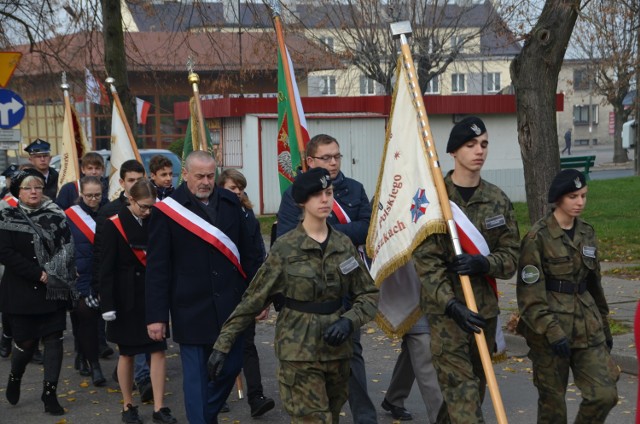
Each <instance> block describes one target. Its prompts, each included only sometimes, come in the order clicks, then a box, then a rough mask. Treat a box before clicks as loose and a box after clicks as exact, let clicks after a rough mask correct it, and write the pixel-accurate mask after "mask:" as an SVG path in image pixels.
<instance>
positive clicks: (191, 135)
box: [179, 97, 220, 182]
mask: <svg viewBox="0 0 640 424" xmlns="http://www.w3.org/2000/svg"><path fill="white" fill-rule="evenodd" d="M189 110H190V111H191V117H190V118H189V122H188V123H187V132H186V133H185V135H184V145H183V146H182V167H183V168H184V161H185V160H186V159H187V156H189V153H191V152H193V151H194V150H200V132H199V131H200V130H199V128H200V125H199V124H198V114H197V113H196V111H195V100H194V99H193V97H192V98H191V100H190V101H189ZM204 132H205V138H206V140H207V151H208V152H209V153H211V155H212V156H214V157H215V151H214V147H213V140H212V139H211V132H210V131H209V127H207V125H206V124H205V125H204ZM218 160H219V158H216V165H217V166H216V178H217V176H218V168H219V167H220V164H219V163H217V162H218ZM179 181H180V182H182V174H180V178H179Z"/></svg>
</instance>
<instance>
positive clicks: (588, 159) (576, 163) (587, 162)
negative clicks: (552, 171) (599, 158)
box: [560, 156, 596, 181]
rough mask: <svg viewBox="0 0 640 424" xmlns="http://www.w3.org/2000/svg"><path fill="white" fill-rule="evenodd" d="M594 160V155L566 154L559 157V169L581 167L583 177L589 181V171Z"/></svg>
mask: <svg viewBox="0 0 640 424" xmlns="http://www.w3.org/2000/svg"><path fill="white" fill-rule="evenodd" d="M595 161H596V157H595V156H567V157H564V158H560V169H579V168H583V170H582V173H583V174H584V178H585V179H586V180H587V181H589V180H590V179H591V178H590V177H589V172H590V170H591V167H592V166H593V164H594V163H595Z"/></svg>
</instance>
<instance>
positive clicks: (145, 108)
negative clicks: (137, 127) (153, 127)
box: [136, 97, 151, 125]
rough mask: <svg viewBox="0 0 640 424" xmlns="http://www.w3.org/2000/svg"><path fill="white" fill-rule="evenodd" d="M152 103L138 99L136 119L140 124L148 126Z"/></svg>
mask: <svg viewBox="0 0 640 424" xmlns="http://www.w3.org/2000/svg"><path fill="white" fill-rule="evenodd" d="M150 109H151V103H150V102H147V101H145V100H142V99H140V98H138V97H136V117H137V119H138V121H137V122H138V124H142V125H146V124H147V117H148V116H149V110H150Z"/></svg>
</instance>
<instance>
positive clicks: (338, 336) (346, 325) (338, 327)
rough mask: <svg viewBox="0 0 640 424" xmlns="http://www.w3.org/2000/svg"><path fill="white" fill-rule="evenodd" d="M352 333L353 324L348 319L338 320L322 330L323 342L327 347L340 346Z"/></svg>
mask: <svg viewBox="0 0 640 424" xmlns="http://www.w3.org/2000/svg"><path fill="white" fill-rule="evenodd" d="M351 333H353V323H352V322H351V320H350V319H349V318H340V319H338V320H337V321H336V322H334V323H333V324H331V325H330V326H329V327H327V329H326V330H324V341H325V342H327V344H328V345H329V346H340V345H341V344H342V343H344V342H345V341H346V340H347V339H348V338H349V336H350V335H351Z"/></svg>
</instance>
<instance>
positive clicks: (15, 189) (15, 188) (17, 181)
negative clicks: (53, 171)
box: [9, 168, 44, 197]
mask: <svg viewBox="0 0 640 424" xmlns="http://www.w3.org/2000/svg"><path fill="white" fill-rule="evenodd" d="M27 177H38V178H40V179H41V180H42V184H44V175H42V174H41V173H40V171H38V170H37V169H35V168H25V169H23V170H21V171H20V172H18V173H17V174H16V175H14V176H13V178H11V187H10V188H9V191H10V192H11V194H13V195H14V196H15V197H18V194H19V193H20V185H21V184H22V182H23V181H24V180H25V178H27Z"/></svg>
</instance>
